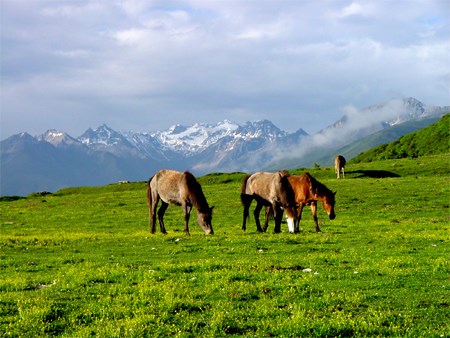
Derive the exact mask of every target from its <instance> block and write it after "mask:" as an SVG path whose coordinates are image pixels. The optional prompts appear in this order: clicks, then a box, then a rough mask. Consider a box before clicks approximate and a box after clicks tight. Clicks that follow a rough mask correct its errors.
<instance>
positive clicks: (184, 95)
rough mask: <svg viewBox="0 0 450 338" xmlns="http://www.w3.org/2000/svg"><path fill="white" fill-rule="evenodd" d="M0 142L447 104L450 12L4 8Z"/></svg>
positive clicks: (315, 123) (337, 4)
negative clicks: (405, 102)
mask: <svg viewBox="0 0 450 338" xmlns="http://www.w3.org/2000/svg"><path fill="white" fill-rule="evenodd" d="M0 15H1V17H0V37H1V69H0V71H1V79H0V86H1V87H0V113H1V115H0V118H1V120H0V121H1V127H0V132H1V134H0V138H1V139H2V140H3V139H5V138H7V137H9V136H11V135H13V134H17V133H20V132H28V133H30V134H32V135H39V134H42V133H44V132H45V131H47V130H48V129H57V130H60V131H65V132H67V133H69V134H70V135H71V136H73V137H78V136H80V135H81V134H82V133H83V132H84V131H85V130H87V129H88V128H96V127H98V126H100V125H102V124H103V123H105V124H107V125H108V126H110V127H111V128H113V129H115V130H126V131H130V130H133V131H139V132H152V131H157V130H166V129H167V128H169V127H170V126H172V125H174V124H182V125H186V126H187V125H192V124H195V123H209V124H216V123H218V122H220V121H223V120H224V119H227V120H230V121H233V122H236V123H239V124H243V123H245V122H246V121H257V120H262V119H268V120H270V121H272V122H273V123H274V124H275V125H276V126H277V127H279V128H280V129H282V130H285V131H288V132H294V131H296V130H298V129H300V128H303V129H304V130H306V131H307V132H308V133H310V134H311V133H315V132H317V131H319V130H321V129H322V128H325V127H326V126H328V125H330V124H332V123H334V122H335V121H336V120H338V119H339V118H340V117H342V115H343V113H344V112H345V111H346V110H348V109H352V108H356V109H358V108H364V107H367V106H370V105H373V104H378V103H382V102H385V101H388V100H390V99H392V98H401V97H414V98H416V99H418V100H420V101H422V102H423V103H425V104H429V105H438V106H445V105H449V104H450V58H449V55H450V1H449V0H441V1H439V0H423V1H422V0H409V1H406V0H397V1H379V0H374V1H372V0H364V1H362V0H361V1H343V0H333V1H329V0H321V1H315V0H295V1H287V0H280V1H275V0H272V1H260V0H253V1H234V0H215V1H208V0H186V1H170V0H163V1H157V0H0Z"/></svg>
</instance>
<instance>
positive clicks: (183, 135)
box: [151, 120, 239, 154]
mask: <svg viewBox="0 0 450 338" xmlns="http://www.w3.org/2000/svg"><path fill="white" fill-rule="evenodd" d="M238 128H239V126H238V125H237V124H235V123H232V122H230V121H227V120H225V121H222V122H219V123H217V124H215V125H210V124H205V123H196V124H194V125H192V126H190V127H186V126H182V125H179V124H178V125H174V126H172V127H170V128H169V129H167V130H166V131H158V132H155V133H153V134H151V136H152V137H154V138H155V139H157V140H158V142H159V143H161V144H162V145H164V146H165V147H167V148H168V149H171V150H173V151H177V152H184V153H186V154H193V153H197V152H200V151H202V150H204V149H206V148H208V147H209V146H211V145H212V144H215V143H216V142H217V141H219V140H220V139H222V138H224V137H226V136H228V135H230V134H232V133H233V132H234V131H235V130H236V129H238Z"/></svg>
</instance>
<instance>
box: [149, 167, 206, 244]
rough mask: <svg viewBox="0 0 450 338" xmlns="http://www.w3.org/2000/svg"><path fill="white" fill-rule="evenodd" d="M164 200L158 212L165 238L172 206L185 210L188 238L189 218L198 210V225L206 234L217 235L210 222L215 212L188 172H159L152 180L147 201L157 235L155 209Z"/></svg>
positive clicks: (153, 229)
mask: <svg viewBox="0 0 450 338" xmlns="http://www.w3.org/2000/svg"><path fill="white" fill-rule="evenodd" d="M159 200H161V207H160V208H159V210H158V220H159V226H160V228H161V232H162V233H163V234H166V233H167V232H166V228H165V227H164V219H163V218H164V213H165V212H166V210H167V207H168V206H169V204H172V205H178V206H180V205H181V206H182V207H183V210H184V222H185V223H184V232H185V233H186V234H187V235H189V217H190V214H191V210H192V207H195V209H197V222H198V224H199V225H200V227H201V228H202V229H203V231H204V232H205V233H206V234H211V235H212V234H214V231H213V228H212V225H211V220H212V209H213V208H214V207H211V208H210V207H209V205H208V202H207V201H206V197H205V195H204V194H203V191H202V187H201V186H200V184H199V183H198V182H197V180H196V179H195V177H194V175H192V174H191V173H190V172H188V171H185V172H184V173H181V172H178V171H175V170H160V171H159V172H158V173H157V174H156V175H155V176H153V177H152V178H150V180H149V181H148V185H147V201H148V210H149V223H150V232H151V233H152V234H154V233H155V230H156V229H155V228H156V208H157V206H158V202H159Z"/></svg>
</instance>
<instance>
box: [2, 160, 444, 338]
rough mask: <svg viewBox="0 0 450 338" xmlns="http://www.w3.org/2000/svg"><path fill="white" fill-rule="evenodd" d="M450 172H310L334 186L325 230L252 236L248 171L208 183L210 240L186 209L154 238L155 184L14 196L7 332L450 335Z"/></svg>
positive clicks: (403, 165) (411, 163) (171, 212)
mask: <svg viewBox="0 0 450 338" xmlns="http://www.w3.org/2000/svg"><path fill="white" fill-rule="evenodd" d="M449 162H450V155H449V154H446V155H438V156H432V157H422V158H418V159H404V160H391V161H382V162H373V163H369V164H367V163H361V164H351V165H348V166H347V168H346V170H347V175H346V179H344V180H336V179H335V178H334V170H332V169H331V168H320V169H308V170H309V171H310V172H311V173H312V175H313V176H315V177H316V178H317V179H319V180H320V181H321V182H322V183H324V184H326V185H327V186H328V187H329V188H330V189H332V190H333V191H337V195H336V199H337V204H336V214H337V218H336V219H335V220H333V221H330V220H328V219H326V214H325V213H324V211H323V209H321V206H320V210H319V221H320V223H321V229H322V231H323V232H322V233H319V234H316V233H315V231H314V223H313V220H312V217H311V216H310V212H309V210H307V209H305V210H304V215H303V219H302V224H301V229H302V232H301V233H300V234H298V235H292V234H288V233H287V226H286V224H283V230H284V233H282V234H278V235H276V234H273V233H272V231H273V222H272V223H271V224H270V226H269V231H268V233H264V234H259V233H257V232H256V228H255V226H254V220H253V219H252V218H251V219H250V224H249V227H248V230H247V232H245V233H244V232H242V231H241V222H242V207H241V204H240V199H239V193H240V184H241V180H242V178H243V176H244V174H243V173H233V174H219V173H216V174H211V175H207V176H204V177H201V178H199V180H200V182H201V183H202V186H203V190H204V192H205V194H206V197H207V199H208V201H209V203H210V205H215V209H214V216H213V226H214V231H215V235H214V236H205V235H204V234H203V231H202V230H201V229H200V227H199V226H198V225H197V224H196V223H195V219H196V217H195V215H193V216H192V217H191V223H190V230H191V236H190V237H188V236H185V235H184V233H183V221H182V211H181V208H176V207H169V209H168V211H167V214H166V228H167V230H168V232H169V234H168V235H162V234H160V233H157V234H156V235H150V234H149V232H148V220H147V206H146V199H145V195H146V192H145V183H144V182H137V183H131V184H123V185H110V186H105V187H97V188H93V187H79V188H70V189H64V190H61V191H59V192H57V193H55V194H53V195H47V196H43V197H42V196H28V197H27V198H24V199H17V200H15V199H13V200H8V199H4V200H2V201H1V202H0V208H1V209H0V210H1V221H0V226H1V228H0V229H1V231H0V248H1V249H0V257H1V261H0V264H1V272H0V274H1V278H0V335H1V336H6V337H10V336H11V337H36V336H40V337H45V336H55V335H58V336H65V337H86V336H100V337H142V336H152V337H167V336H176V337H196V336H210V337H215V336H225V335H230V336H246V337H271V336H273V337H275V336H276V337H281V336H284V337H292V336H312V337H314V336H315V337H339V336H340V337H349V336H355V337H367V336H378V337H387V336H392V337H448V336H449V332H450V325H449V322H450V308H449V307H450V277H449V276H450V232H449V221H450V212H449V204H450V185H449V183H450V182H449V178H450V176H449ZM303 171H304V169H299V170H298V171H296V172H303ZM150 174H151V173H150ZM378 177H384V178H378Z"/></svg>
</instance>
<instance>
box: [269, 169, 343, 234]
mask: <svg viewBox="0 0 450 338" xmlns="http://www.w3.org/2000/svg"><path fill="white" fill-rule="evenodd" d="M288 180H289V183H290V184H291V186H292V188H293V189H294V192H295V202H296V203H297V205H298V209H297V217H296V218H295V226H294V227H292V228H291V227H290V224H289V223H288V226H289V232H291V233H298V232H299V231H300V220H301V219H302V211H303V207H304V206H305V205H310V206H311V213H312V216H313V219H314V223H315V225H316V231H317V232H320V228H319V222H318V220H317V201H322V206H323V208H324V210H325V211H326V212H327V214H328V217H329V218H330V219H335V218H336V214H335V213H334V204H335V198H334V196H335V195H336V193H335V192H332V191H331V190H329V189H328V188H327V187H326V186H325V185H323V184H322V183H320V182H319V181H317V180H316V179H315V178H314V177H312V176H311V175H310V174H309V173H304V174H303V175H300V176H297V175H292V176H289V177H288ZM271 212H272V209H271V208H270V207H269V208H266V227H267V224H268V221H269V216H270V213H271Z"/></svg>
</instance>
